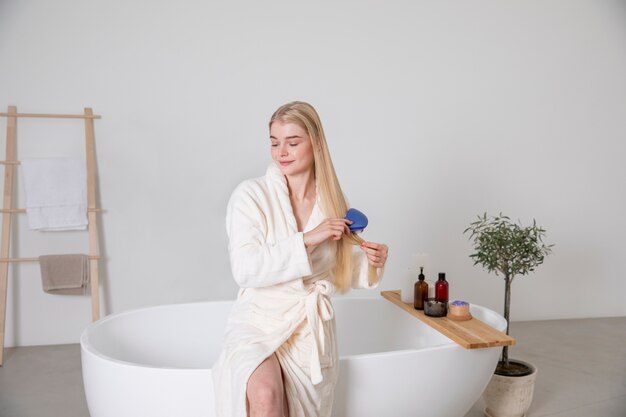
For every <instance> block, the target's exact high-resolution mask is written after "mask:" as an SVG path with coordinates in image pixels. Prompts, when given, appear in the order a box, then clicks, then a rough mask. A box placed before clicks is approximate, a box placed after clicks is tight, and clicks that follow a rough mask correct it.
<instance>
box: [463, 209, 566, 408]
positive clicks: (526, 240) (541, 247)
mask: <svg viewBox="0 0 626 417" xmlns="http://www.w3.org/2000/svg"><path fill="white" fill-rule="evenodd" d="M467 232H471V235H470V237H469V239H470V240H471V239H472V238H473V240H474V250H475V251H476V252H475V253H473V254H471V255H470V257H471V258H473V259H474V265H476V264H480V265H481V266H483V267H484V268H485V269H486V270H487V271H488V272H495V274H496V275H500V274H501V275H502V277H503V278H504V318H505V319H506V322H507V325H506V334H507V335H508V334H509V311H510V306H511V284H512V283H513V280H514V278H515V277H516V276H518V275H527V274H528V273H529V272H532V271H534V270H535V268H536V267H537V266H539V265H541V264H542V263H543V260H544V258H545V257H546V256H547V255H548V254H550V253H551V251H552V250H551V248H552V247H553V246H554V245H545V244H544V243H543V237H544V235H545V230H544V229H542V228H541V227H539V226H537V223H536V221H535V220H533V225H532V226H528V227H522V226H521V225H519V224H516V223H513V222H511V220H510V219H509V218H508V217H507V216H503V215H502V213H500V215H499V216H490V217H487V213H485V214H484V215H483V216H480V215H479V216H478V220H477V221H475V222H473V223H471V224H470V227H468V228H467V229H465V231H464V232H463V233H467ZM536 375H537V368H536V367H535V366H533V365H532V364H530V363H527V362H523V361H520V360H513V359H509V348H508V346H504V347H503V349H502V356H501V358H500V361H499V362H498V366H497V367H496V370H495V373H494V375H493V377H492V378H491V381H490V382H489V384H488V385H487V388H486V389H485V392H484V393H483V399H484V400H485V405H486V409H485V415H487V416H489V417H498V416H507V417H514V416H519V417H522V416H524V415H526V411H527V410H528V408H529V407H530V402H531V401H532V395H533V388H534V383H535V377H536Z"/></svg>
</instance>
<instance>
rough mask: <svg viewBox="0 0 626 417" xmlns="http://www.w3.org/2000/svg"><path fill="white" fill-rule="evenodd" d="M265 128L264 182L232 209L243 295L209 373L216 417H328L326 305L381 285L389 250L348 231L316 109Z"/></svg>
mask: <svg viewBox="0 0 626 417" xmlns="http://www.w3.org/2000/svg"><path fill="white" fill-rule="evenodd" d="M269 130H270V141H271V148H270V149H271V157H272V160H273V161H272V163H270V165H269V167H268V169H267V172H266V175H265V176H264V177H259V178H255V179H250V180H246V181H244V182H242V183H241V184H240V185H239V186H238V187H237V188H236V189H235V191H234V192H233V194H232V196H231V198H230V201H229V203H228V208H227V215H226V228H227V233H228V237H229V252H230V261H231V267H232V271H233V277H234V279H235V281H236V282H237V284H239V286H240V287H241V289H240V290H239V293H238V295H237V300H236V301H235V303H234V305H233V308H232V310H231V314H230V316H229V318H228V321H227V324H226V331H225V335H224V341H223V344H222V350H221V353H220V355H219V357H218V360H217V362H216V363H215V365H214V366H213V371H212V376H213V386H214V389H215V401H216V415H217V416H218V417H233V416H234V417H246V416H247V415H249V414H251V415H257V414H259V413H263V415H267V416H271V417H285V416H290V417H329V416H330V414H331V410H332V406H333V395H334V389H335V386H336V384H337V378H338V371H339V368H338V366H339V357H338V349H337V343H336V336H335V316H334V311H333V306H332V303H331V301H330V297H331V296H332V295H333V294H334V293H335V291H336V290H338V291H339V292H346V291H347V290H348V289H350V288H374V287H376V286H378V283H379V282H380V279H381V278H382V274H383V267H384V265H385V262H386V260H387V246H386V245H384V244H379V243H374V242H365V241H363V240H362V239H361V238H358V237H356V236H355V235H353V234H352V233H351V231H350V229H349V227H348V225H349V224H350V223H351V221H350V220H346V219H345V218H344V216H345V214H346V212H347V209H348V207H347V204H346V201H345V198H344V196H343V192H342V191H341V187H340V186H339V181H338V180H337V176H336V175H335V170H334V168H333V165H332V162H331V159H330V154H329V153H328V147H327V146H326V138H325V136H324V131H323V129H322V124H321V122H320V120H319V116H318V115H317V112H316V111H315V109H314V108H313V107H312V106H311V105H310V104H307V103H303V102H292V103H288V104H286V105H284V106H282V107H280V108H279V109H278V110H277V111H276V112H275V113H274V115H273V116H272V117H271V119H270V123H269ZM355 244H360V251H356V252H353V248H354V245H355Z"/></svg>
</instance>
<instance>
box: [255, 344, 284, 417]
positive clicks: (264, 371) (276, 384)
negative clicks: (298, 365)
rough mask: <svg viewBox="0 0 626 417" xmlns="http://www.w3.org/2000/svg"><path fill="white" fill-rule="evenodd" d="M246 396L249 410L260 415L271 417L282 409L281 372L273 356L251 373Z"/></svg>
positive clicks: (282, 388) (282, 389)
mask: <svg viewBox="0 0 626 417" xmlns="http://www.w3.org/2000/svg"><path fill="white" fill-rule="evenodd" d="M247 396H248V401H249V403H250V408H251V410H255V411H256V412H261V414H267V413H269V414H270V415H271V414H274V413H275V412H276V411H278V412H279V411H280V410H281V409H282V408H283V403H284V398H283V397H284V387H283V380H282V371H281V368H280V364H279V363H278V359H277V358H276V356H275V355H272V356H270V357H269V358H267V359H266V360H265V361H263V363H261V365H259V366H258V367H257V369H255V371H254V372H253V373H252V375H251V376H250V380H249V381H248V387H247ZM255 414H256V413H255Z"/></svg>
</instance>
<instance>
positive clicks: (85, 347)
mask: <svg viewBox="0 0 626 417" xmlns="http://www.w3.org/2000/svg"><path fill="white" fill-rule="evenodd" d="M342 298H345V299H351V300H352V299H356V300H379V298H376V297H342ZM380 300H382V298H380ZM235 301H236V300H215V301H191V302H185V303H171V304H157V305H154V306H145V307H138V308H133V309H130V310H126V311H122V312H119V313H114V314H109V315H108V316H106V317H104V318H102V319H100V320H98V321H95V322H93V323H90V324H89V325H88V326H87V327H86V328H85V329H84V330H83V331H82V333H81V336H80V348H81V351H85V352H87V353H89V354H90V355H91V356H93V357H95V358H97V359H99V360H101V361H105V362H109V363H113V364H115V365H121V366H127V367H133V368H141V369H153V370H167V371H176V372H206V371H211V370H212V369H213V368H174V367H170V366H156V365H149V364H143V363H137V362H128V361H124V360H121V359H117V358H114V357H112V356H109V355H105V354H104V353H102V352H101V351H99V350H98V349H96V348H95V347H94V346H93V344H91V342H90V341H89V336H90V335H91V334H93V332H94V329H97V327H99V326H101V325H103V324H104V323H106V322H107V321H111V320H116V319H119V318H121V317H124V316H126V315H130V314H136V313H141V312H142V311H146V310H159V309H165V308H172V307H180V306H187V305H195V304H205V303H217V304H219V303H229V304H230V303H233V302H235ZM472 306H475V307H477V308H480V309H484V310H487V311H489V312H493V313H495V314H496V315H499V314H498V313H496V312H495V311H493V310H491V309H489V308H487V307H483V306H480V305H477V304H472ZM424 325H426V324H424ZM426 326H427V325H426ZM456 348H458V349H463V350H466V349H464V348H463V347H462V346H460V345H459V344H457V343H456V342H455V341H453V340H450V341H448V342H444V343H440V344H438V345H435V346H429V347H425V348H415V349H398V350H391V351H386V352H374V353H360V354H356V355H349V356H340V357H339V360H340V361H341V360H354V359H369V358H376V357H385V356H393V355H397V354H408V353H415V352H426V351H430V350H434V349H456ZM484 349H489V348H484Z"/></svg>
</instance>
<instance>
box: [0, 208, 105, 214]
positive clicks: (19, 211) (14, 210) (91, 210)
mask: <svg viewBox="0 0 626 417" xmlns="http://www.w3.org/2000/svg"><path fill="white" fill-rule="evenodd" d="M87 211H88V212H101V211H103V210H102V209H101V208H88V209H87ZM0 213H26V209H23V208H14V209H0Z"/></svg>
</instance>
